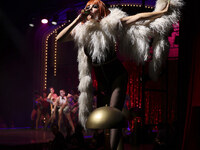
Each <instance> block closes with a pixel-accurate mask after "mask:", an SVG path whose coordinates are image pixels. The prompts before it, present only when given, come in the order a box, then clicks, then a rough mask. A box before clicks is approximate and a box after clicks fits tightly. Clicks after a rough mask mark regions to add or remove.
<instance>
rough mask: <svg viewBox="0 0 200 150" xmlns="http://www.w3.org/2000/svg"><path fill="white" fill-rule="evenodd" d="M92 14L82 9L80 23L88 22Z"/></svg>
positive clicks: (79, 17)
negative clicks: (88, 17)
mask: <svg viewBox="0 0 200 150" xmlns="http://www.w3.org/2000/svg"><path fill="white" fill-rule="evenodd" d="M89 14H90V11H88V10H85V9H82V10H81V14H80V15H79V16H78V20H79V22H82V21H86V20H87V16H88V15H89Z"/></svg>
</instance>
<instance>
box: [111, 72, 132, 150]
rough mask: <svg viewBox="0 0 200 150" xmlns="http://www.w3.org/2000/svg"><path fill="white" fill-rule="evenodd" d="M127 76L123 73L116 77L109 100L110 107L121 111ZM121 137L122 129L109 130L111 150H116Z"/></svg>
mask: <svg viewBox="0 0 200 150" xmlns="http://www.w3.org/2000/svg"><path fill="white" fill-rule="evenodd" d="M127 82H128V76H127V74H126V73H125V74H124V75H121V76H120V77H118V78H117V79H116V80H115V82H114V83H113V92H112V95H111V99H110V107H115V108H118V109H119V110H122V108H123V106H124V101H125V98H126V89H127ZM121 135H122V129H111V130H110V147H111V150H116V149H117V146H118V144H119V140H120V138H121Z"/></svg>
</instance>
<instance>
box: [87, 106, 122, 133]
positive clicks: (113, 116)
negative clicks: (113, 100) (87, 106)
mask: <svg viewBox="0 0 200 150" xmlns="http://www.w3.org/2000/svg"><path fill="white" fill-rule="evenodd" d="M123 127H126V118H125V116H124V114H123V113H122V112H121V111H120V110H119V109H117V108H113V107H108V106H104V107H100V108H97V109H95V110H94V111H93V112H92V113H91V114H90V115H89V117H88V120H87V122H86V128H88V129H115V128H123Z"/></svg>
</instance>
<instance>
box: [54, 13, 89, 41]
mask: <svg viewBox="0 0 200 150" xmlns="http://www.w3.org/2000/svg"><path fill="white" fill-rule="evenodd" d="M86 17H87V15H85V14H80V15H79V16H78V17H77V18H76V19H75V20H74V21H73V22H72V23H71V24H69V25H68V26H67V27H65V28H64V29H63V30H62V31H61V32H60V33H59V34H58V36H57V37H56V40H58V41H61V42H67V41H71V40H72V34H71V31H72V30H73V29H74V27H75V26H76V25H77V24H78V23H80V22H81V21H83V20H85V19H86Z"/></svg>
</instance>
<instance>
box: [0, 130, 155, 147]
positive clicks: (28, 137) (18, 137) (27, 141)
mask: <svg viewBox="0 0 200 150" xmlns="http://www.w3.org/2000/svg"><path fill="white" fill-rule="evenodd" d="M84 138H85V140H86V141H88V140H89V139H91V137H90V136H84ZM53 139H54V135H53V133H52V132H51V131H45V130H43V129H39V130H32V129H3V130H2V129H0V150H27V149H28V150H51V148H50V147H49V143H50V141H52V140H53ZM87 139H88V140H87ZM89 141H90V140H89ZM89 143H90V142H89ZM67 149H68V150H74V148H67ZM86 149H87V150H94V149H93V148H92V149H90V148H89V147H88V148H86ZM100 149H101V148H100ZM124 149H125V150H152V149H153V147H152V145H140V146H134V147H132V146H131V145H130V144H125V143H124ZM83 150H85V148H84V149H83Z"/></svg>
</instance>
